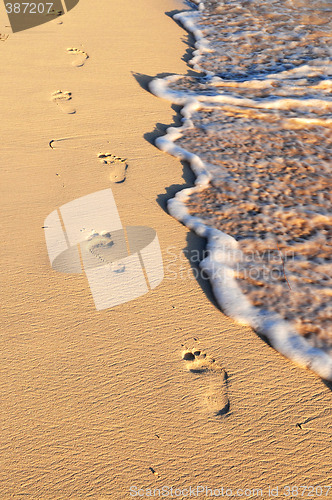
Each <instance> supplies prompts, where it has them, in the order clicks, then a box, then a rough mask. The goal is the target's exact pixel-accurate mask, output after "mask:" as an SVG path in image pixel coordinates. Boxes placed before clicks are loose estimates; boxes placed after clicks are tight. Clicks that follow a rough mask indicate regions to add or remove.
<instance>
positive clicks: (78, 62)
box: [67, 48, 89, 68]
mask: <svg viewBox="0 0 332 500" xmlns="http://www.w3.org/2000/svg"><path fill="white" fill-rule="evenodd" d="M67 52H68V54H71V55H74V56H75V59H74V61H73V62H72V65H73V66H75V67H76V68H80V67H81V66H84V64H85V61H86V60H87V59H89V55H88V54H87V53H86V52H84V50H81V49H75V48H69V49H67Z"/></svg>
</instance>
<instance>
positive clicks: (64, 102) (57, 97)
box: [52, 90, 76, 115]
mask: <svg viewBox="0 0 332 500" xmlns="http://www.w3.org/2000/svg"><path fill="white" fill-rule="evenodd" d="M71 99H72V95H71V92H62V90H57V91H56V92H53V94H52V101H53V102H55V104H57V105H58V106H59V108H60V109H61V111H63V112H64V113H68V114H69V115H73V114H74V113H76V109H75V108H73V107H72V106H71V103H70V101H71Z"/></svg>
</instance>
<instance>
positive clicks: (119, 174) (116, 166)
mask: <svg viewBox="0 0 332 500" xmlns="http://www.w3.org/2000/svg"><path fill="white" fill-rule="evenodd" d="M98 158H99V160H100V161H101V163H103V164H105V165H112V170H111V173H110V180H111V181H112V182H117V183H119V182H123V181H125V179H126V175H127V168H128V165H127V160H126V159H125V158H119V157H118V156H115V155H112V154H111V153H105V154H99V155H98Z"/></svg>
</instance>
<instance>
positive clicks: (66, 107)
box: [51, 47, 128, 183]
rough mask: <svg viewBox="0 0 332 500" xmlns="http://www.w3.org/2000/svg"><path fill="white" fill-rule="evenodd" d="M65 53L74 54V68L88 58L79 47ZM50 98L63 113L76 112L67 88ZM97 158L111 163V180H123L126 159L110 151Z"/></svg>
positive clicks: (118, 181)
mask: <svg viewBox="0 0 332 500" xmlns="http://www.w3.org/2000/svg"><path fill="white" fill-rule="evenodd" d="M67 53H68V54H70V55H72V56H75V58H74V60H73V62H72V65H73V66H75V67H76V68H80V67H81V66H84V64H85V62H86V61H87V59H89V55H88V54H87V52H85V51H84V50H81V49H76V48H74V47H73V48H68V49H67ZM51 99H52V101H53V102H54V103H55V104H56V105H57V106H58V107H59V109H60V110H61V111H62V112H63V113H66V114H70V115H73V114H75V113H76V109H75V107H74V106H73V105H72V99H73V96H72V93H71V92H69V91H67V90H66V91H63V90H57V91H55V92H53V94H52V96H51ZM51 142H53V141H51ZM52 149H53V148H52ZM98 159H99V161H100V162H101V163H102V164H103V165H112V170H111V172H110V180H111V182H114V183H121V182H124V181H125V179H126V171H127V168H128V164H127V160H126V159H125V158H120V157H119V156H115V155H113V154H112V153H99V154H98Z"/></svg>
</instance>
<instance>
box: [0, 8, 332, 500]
mask: <svg viewBox="0 0 332 500" xmlns="http://www.w3.org/2000/svg"><path fill="white" fill-rule="evenodd" d="M91 4H93V8H92V7H91ZM181 6H183V4H182V3H181V2H180V1H177V0H162V1H158V2H157V1H156V0H140V1H139V2H133V1H132V0H121V1H115V0H99V1H98V2H88V0H81V1H80V3H79V5H78V6H77V7H76V8H75V9H73V10H72V11H71V12H70V13H68V14H67V15H66V16H65V17H63V18H62V24H58V23H57V22H51V23H48V24H45V25H43V26H40V27H37V28H34V29H32V30H29V31H26V32H21V33H17V34H15V35H10V36H9V38H8V39H7V40H6V41H0V59H1V68H2V78H1V81H0V96H1V97H0V99H1V117H2V119H1V122H0V129H1V149H0V164H1V213H2V215H3V217H2V224H1V245H2V250H1V255H2V258H1V261H0V275H1V283H2V286H1V334H2V335H1V370H2V373H1V379H0V380H1V420H2V422H1V427H2V431H1V438H0V439H1V454H0V456H1V482H0V499H1V500H6V499H12V498H13V499H19V498H25V499H29V500H30V499H31V500H37V499H42V500H46V499H69V498H70V499H88V498H93V499H106V498H107V499H112V500H113V499H114V500H122V499H128V498H133V496H131V495H130V492H129V488H130V486H135V485H136V486H141V487H143V488H149V487H151V488H158V487H159V488H160V487H162V486H173V487H174V488H175V487H179V488H185V487H187V488H188V487H189V486H192V487H195V486H196V485H198V484H199V485H203V486H207V487H210V488H211V487H212V488H218V487H221V486H224V487H228V488H232V489H233V492H234V498H236V497H235V492H236V489H237V488H243V489H244V488H258V487H260V488H262V489H263V492H264V494H263V496H262V497H261V498H264V499H267V498H269V496H268V486H274V487H276V486H279V494H280V496H283V493H284V492H287V491H288V490H283V489H282V488H283V487H285V486H287V485H289V486H291V487H293V486H294V487H295V486H300V485H305V486H316V485H321V486H322V487H323V488H324V486H327V485H328V484H329V482H330V481H331V435H332V428H331V418H332V417H331V413H332V411H331V401H332V394H331V386H330V387H328V386H327V385H326V384H324V382H322V381H321V380H320V379H318V378H317V377H315V376H314V375H313V374H312V373H310V372H306V371H304V370H301V369H298V368H297V367H296V366H294V365H293V364H292V363H291V362H289V361H288V360H286V359H285V358H283V357H282V356H281V355H280V354H278V353H277V352H275V351H274V350H273V349H271V348H270V347H269V346H268V345H267V344H265V343H264V342H263V341H262V340H261V339H260V338H259V337H258V336H257V335H256V334H255V333H254V332H253V331H252V330H251V329H250V328H247V327H242V326H239V325H237V324H235V323H234V322H233V321H232V320H230V319H228V318H226V317H225V316H224V315H223V314H222V313H221V312H220V311H219V310H218V309H217V308H216V306H215V302H214V300H213V297H212V296H211V291H210V289H209V287H208V285H207V284H206V283H205V282H202V283H201V282H197V281H196V280H195V278H194V277H193V272H192V270H191V268H190V265H189V263H188V260H187V259H186V258H185V256H184V255H183V254H182V259H180V256H181V252H182V250H183V249H187V250H190V251H193V250H194V249H197V248H200V249H202V248H203V247H204V242H203V241H201V240H199V238H197V237H195V236H194V235H192V234H191V233H190V232H188V230H187V229H186V228H185V227H183V226H181V225H180V224H179V223H178V222H177V221H176V220H174V219H172V218H171V217H170V216H169V215H168V214H167V213H166V212H165V211H164V210H163V208H164V207H165V202H166V200H167V198H168V197H169V196H170V195H172V194H174V193H175V192H176V191H177V190H178V189H179V188H181V187H183V186H185V185H186V183H190V181H191V180H192V176H191V175H190V173H189V172H188V170H187V169H186V167H182V166H181V164H180V163H179V161H178V160H176V159H175V158H172V157H171V156H168V155H165V154H163V153H161V152H159V151H158V150H157V149H156V148H155V147H154V146H153V145H152V144H151V143H150V142H149V141H148V140H146V139H149V140H151V139H152V138H153V137H154V136H155V135H156V134H153V133H152V132H153V131H154V128H155V125H156V124H157V123H158V124H166V125H170V124H171V123H172V120H173V119H174V118H175V119H176V116H175V111H174V110H172V109H171V108H170V105H169V103H168V102H166V101H163V100H161V99H157V98H156V97H154V96H152V95H151V94H150V93H148V92H147V91H146V90H145V88H143V87H144V86H146V83H147V77H146V75H148V76H156V75H159V74H161V73H164V72H169V73H186V71H187V69H188V68H187V66H186V63H185V62H184V61H183V60H181V58H182V56H183V54H184V53H185V51H186V49H187V45H186V44H187V41H188V37H187V36H186V33H185V32H184V31H183V30H182V29H181V28H180V27H179V26H177V24H176V23H175V22H174V21H172V19H171V18H170V17H168V16H166V15H165V12H166V11H168V12H169V11H172V10H173V9H180V8H181ZM2 8H3V7H2ZM4 24H8V23H7V20H6V18H5V16H4V13H3V12H2V14H1V18H0V33H5V32H6V29H5V28H3V26H4ZM7 31H8V30H7ZM68 48H77V49H79V50H83V51H85V52H86V53H87V54H88V55H89V59H86V60H85V64H84V65H83V66H81V67H76V66H73V65H72V62H73V61H75V58H76V55H74V54H72V53H67V52H66V51H67V49H68ZM77 57H79V58H80V60H79V62H78V64H80V63H81V62H82V57H83V59H85V57H84V55H83V56H82V55H81V54H78V55H77ZM132 73H139V74H140V75H141V76H140V78H139V79H140V81H141V83H142V85H143V87H142V86H140V85H139V83H138V81H137V80H136V79H135V78H134V76H133V74H132ZM142 75H143V76H142ZM144 75H145V76H144ZM59 90H60V91H61V92H62V93H63V94H64V96H65V95H66V92H71V94H72V99H71V100H66V99H62V100H60V101H59V100H58V102H54V99H53V100H52V94H53V96H54V92H57V91H59ZM73 109H76V113H75V114H73V113H69V111H73ZM159 129H160V130H164V128H163V126H162V125H159ZM145 134H147V135H145ZM69 137H71V138H72V139H71V140H66V141H61V142H57V143H54V148H55V149H54V150H52V149H51V148H50V147H49V146H48V143H49V141H50V140H52V139H57V138H69ZM106 153H108V154H113V155H116V156H118V157H121V158H127V159H128V165H129V168H128V170H127V178H126V180H125V182H124V183H122V184H111V183H110V179H109V178H110V175H111V167H110V166H108V165H107V164H103V163H101V162H100V160H99V159H98V157H97V156H98V154H106ZM56 174H59V175H56ZM110 186H111V187H112V190H113V194H114V197H115V199H116V202H117V205H118V209H119V212H120V214H121V217H122V222H123V224H124V225H126V224H132V225H135V224H136V225H140V224H141V225H147V226H150V227H153V228H155V229H156V230H157V233H158V236H159V240H160V245H161V248H162V251H163V254H164V264H165V279H164V281H163V283H162V284H161V285H160V286H159V287H158V288H156V289H155V290H153V291H152V292H150V293H148V294H147V295H145V296H143V297H140V298H138V299H136V300H134V301H132V302H128V303H126V304H122V305H120V306H117V307H115V308H113V309H107V310H104V311H96V309H95V307H94V304H93V301H92V297H91V293H90V290H89V287H88V284H87V280H86V278H85V276H84V275H83V274H82V275H65V274H60V273H58V272H56V271H54V270H52V269H51V267H50V265H49V261H48V256H47V251H46V246H45V239H44V232H43V229H42V226H43V222H44V219H45V217H46V216H47V215H48V214H49V213H50V212H52V211H53V210H54V209H56V208H57V207H59V206H61V205H63V204H64V203H66V202H69V201H71V200H74V199H76V198H79V197H80V196H84V195H86V194H89V193H93V192H95V191H98V190H101V189H106V188H108V187H110ZM157 199H158V200H159V202H160V203H161V206H160V205H159V204H158V203H157V201H156V200H157ZM170 247H172V252H173V253H176V254H177V255H178V256H179V258H178V259H177V260H176V262H175V263H173V264H172V265H170V260H171V257H170V255H169V252H168V251H167V249H169V248H170ZM174 271H175V272H176V274H177V279H174V276H175V275H174ZM201 285H202V286H203V291H202V288H201ZM183 345H184V346H186V347H187V348H188V349H189V350H191V349H193V348H194V350H195V352H196V351H197V350H203V351H204V352H206V353H207V358H203V356H202V354H200V355H198V353H196V357H195V360H194V361H190V359H189V360H188V361H184V360H182V353H183V349H184V347H183ZM188 352H189V351H188ZM192 356H194V355H193V354H191V355H190V354H188V353H187V355H186V357H187V358H188V357H189V358H191V357H192ZM209 356H211V357H213V358H214V359H215V360H216V363H217V364H214V363H213V362H212V360H211V359H210V357H209ZM192 363H194V364H195V365H194V368H195V371H194V372H191V371H190V367H192V366H193V365H192ZM213 366H214V368H213ZM222 367H224V368H225V370H226V372H227V374H228V380H226V377H225V372H224V371H223V370H222ZM188 368H189V369H188ZM204 369H206V370H207V371H204ZM228 402H229V408H228ZM219 407H220V409H222V408H225V411H224V412H222V413H224V414H222V415H215V414H214V413H215V412H216V410H217V409H218V408H219ZM305 422H307V423H305ZM297 423H300V424H303V425H302V426H301V427H302V428H300V427H298V426H297V425H296V424H297ZM152 470H153V471H155V472H156V473H157V474H158V475H157V474H153V472H152ZM299 491H300V493H301V492H302V490H299ZM309 491H310V490H309ZM309 491H308V490H307V492H306V493H305V494H304V497H305V495H306V494H307V493H308V492H309ZM326 491H327V490H326V489H323V497H324V498H332V490H331V492H330V493H329V494H328V495H327V496H326ZM295 492H296V491H295V490H294V494H293V495H291V496H288V498H296V495H295ZM183 497H184V498H185V496H184V495H183ZM178 498H181V496H178ZM202 498H204V497H203V496H202Z"/></svg>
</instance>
